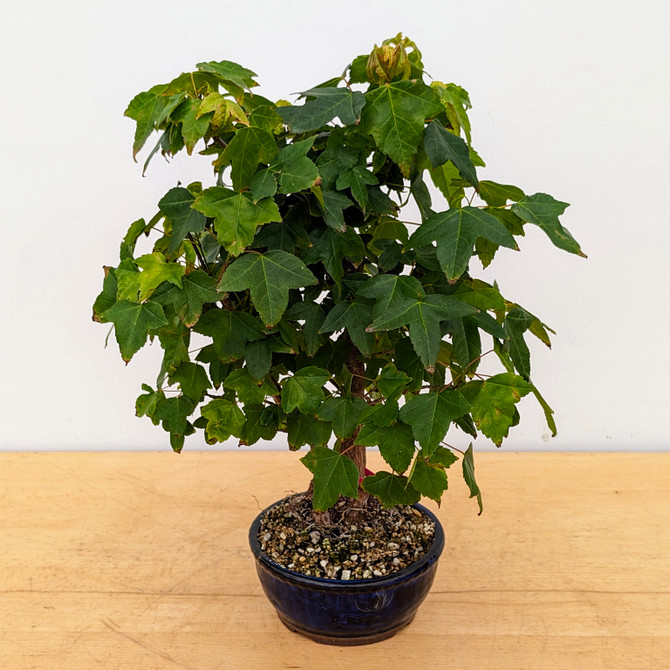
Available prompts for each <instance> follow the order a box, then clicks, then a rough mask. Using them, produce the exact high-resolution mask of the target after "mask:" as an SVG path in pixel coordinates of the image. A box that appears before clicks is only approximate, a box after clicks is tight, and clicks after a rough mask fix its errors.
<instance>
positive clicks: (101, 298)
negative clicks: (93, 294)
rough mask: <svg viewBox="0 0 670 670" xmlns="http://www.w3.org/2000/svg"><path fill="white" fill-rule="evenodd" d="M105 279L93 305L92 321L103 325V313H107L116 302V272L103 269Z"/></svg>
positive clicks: (106, 268) (108, 268)
mask: <svg viewBox="0 0 670 670" xmlns="http://www.w3.org/2000/svg"><path fill="white" fill-rule="evenodd" d="M103 270H104V272H105V278H104V279H103V282H102V292H101V293H100V295H98V297H97V298H96V299H95V302H94V303H93V321H96V322H97V323H104V322H105V321H106V319H105V318H104V317H103V313H104V312H105V311H107V310H108V309H109V308H110V307H111V306H112V305H113V304H114V303H115V302H116V293H117V290H118V283H117V281H116V272H115V270H114V268H110V267H107V266H105V267H103Z"/></svg>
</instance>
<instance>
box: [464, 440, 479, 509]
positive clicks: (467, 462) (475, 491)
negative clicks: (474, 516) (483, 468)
mask: <svg viewBox="0 0 670 670" xmlns="http://www.w3.org/2000/svg"><path fill="white" fill-rule="evenodd" d="M463 479H465V483H466V484H467V485H468V488H469V489H470V497H471V498H474V497H475V496H476V497H477V504H478V505H479V515H481V513H482V512H483V511H484V506H483V505H482V492H481V491H480V490H479V486H478V485H477V482H476V480H475V460H474V455H473V451H472V445H470V446H469V447H468V448H467V450H466V451H465V454H463ZM479 515H478V516H479Z"/></svg>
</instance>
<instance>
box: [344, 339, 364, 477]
mask: <svg viewBox="0 0 670 670" xmlns="http://www.w3.org/2000/svg"><path fill="white" fill-rule="evenodd" d="M347 369H348V370H349V372H351V374H352V376H353V379H352V380H351V395H352V396H355V397H357V398H363V396H364V391H365V364H364V363H363V361H362V360H361V359H360V351H359V350H358V347H357V346H356V345H355V344H354V343H353V342H352V343H351V353H350V354H349V358H348V359H347ZM357 436H358V429H356V432H355V433H354V434H353V435H352V436H351V437H348V438H346V439H345V440H342V448H341V449H340V451H341V452H342V453H346V456H348V457H349V458H350V459H351V460H352V461H353V462H354V463H355V464H356V467H357V468H358V476H359V478H361V479H362V478H363V477H365V464H366V462H367V453H366V448H365V447H363V446H361V445H358V444H356V445H354V441H355V440H356V437H357Z"/></svg>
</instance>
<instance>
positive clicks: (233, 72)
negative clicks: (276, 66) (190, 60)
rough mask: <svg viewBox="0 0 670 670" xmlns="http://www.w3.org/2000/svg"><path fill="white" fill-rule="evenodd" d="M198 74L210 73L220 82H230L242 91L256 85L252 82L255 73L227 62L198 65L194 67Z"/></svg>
mask: <svg viewBox="0 0 670 670" xmlns="http://www.w3.org/2000/svg"><path fill="white" fill-rule="evenodd" d="M196 67H197V68H198V70H200V72H210V73H211V74H214V75H216V76H217V78H218V79H220V80H221V81H222V82H224V83H227V82H230V83H231V84H234V85H235V86H237V87H239V88H242V89H247V90H248V89H251V88H253V87H254V86H257V85H258V84H257V83H256V82H255V81H254V77H255V76H257V75H256V73H255V72H252V71H251V70H247V68H245V67H242V66H241V65H238V64H237V63H233V62H231V61H229V60H222V61H218V62H215V61H210V62H209V63H198V64H197V65H196Z"/></svg>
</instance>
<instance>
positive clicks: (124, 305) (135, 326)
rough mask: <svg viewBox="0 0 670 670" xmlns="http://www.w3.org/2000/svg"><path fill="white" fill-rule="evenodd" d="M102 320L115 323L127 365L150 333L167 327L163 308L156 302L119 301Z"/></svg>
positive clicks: (118, 340) (116, 334)
mask: <svg viewBox="0 0 670 670" xmlns="http://www.w3.org/2000/svg"><path fill="white" fill-rule="evenodd" d="M102 318H103V319H104V320H105V321H112V322H113V323H114V335H115V336H116V341H117V342H118V344H119V349H120V350H121V356H122V357H123V360H124V361H126V363H127V362H128V361H129V360H130V359H131V358H132V357H133V355H134V354H135V353H137V352H138V351H139V350H140V349H141V348H142V347H143V346H144V344H145V342H146V341H147V337H148V336H149V333H151V332H155V331H156V330H157V329H158V328H160V327H161V326H166V325H167V319H166V318H165V314H164V313H163V308H162V307H161V306H160V305H158V304H157V303H155V302H145V303H136V302H131V301H130V300H119V302H117V303H115V304H114V305H112V306H111V307H110V308H109V309H108V310H106V311H105V312H103V314H102Z"/></svg>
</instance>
